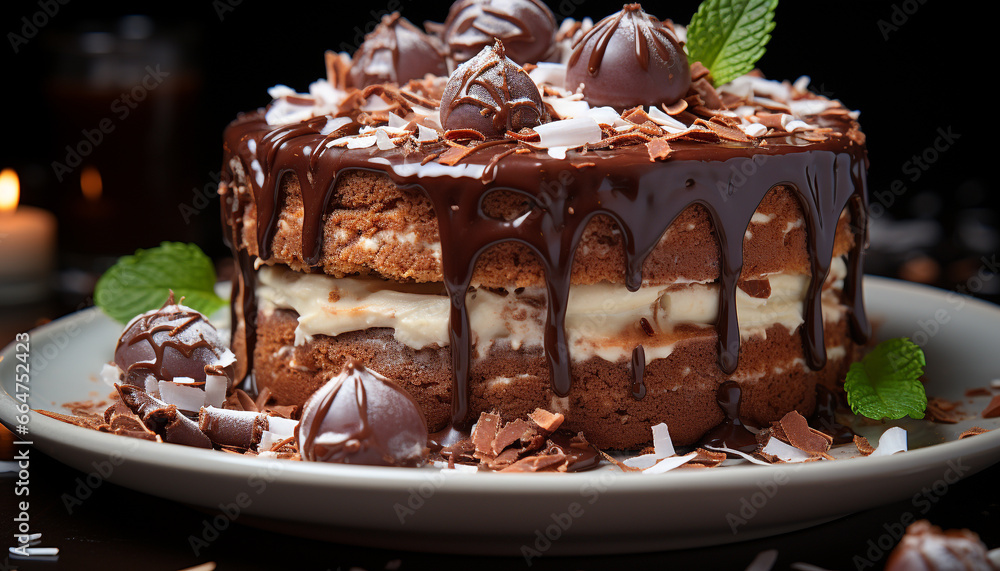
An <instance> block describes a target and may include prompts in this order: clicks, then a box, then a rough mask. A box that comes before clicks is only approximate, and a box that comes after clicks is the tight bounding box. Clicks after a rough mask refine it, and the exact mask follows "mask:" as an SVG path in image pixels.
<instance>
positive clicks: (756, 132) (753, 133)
mask: <svg viewBox="0 0 1000 571" xmlns="http://www.w3.org/2000/svg"><path fill="white" fill-rule="evenodd" d="M740 130H742V131H743V132H744V133H746V134H747V136H749V137H760V136H763V135H764V133H767V127H765V126H763V125H761V124H760V123H750V124H749V125H740Z"/></svg>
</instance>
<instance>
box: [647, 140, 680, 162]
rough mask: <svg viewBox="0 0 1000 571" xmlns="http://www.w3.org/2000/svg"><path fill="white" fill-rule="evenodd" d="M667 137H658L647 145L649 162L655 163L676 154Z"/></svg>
mask: <svg viewBox="0 0 1000 571" xmlns="http://www.w3.org/2000/svg"><path fill="white" fill-rule="evenodd" d="M668 141H669V139H668V138H667V137H658V138H656V139H653V140H652V141H649V142H647V143H646V150H647V151H649V161H650V162H655V161H656V160H657V159H665V158H667V157H669V156H670V153H672V152H674V150H673V149H672V148H670V144H669V143H668Z"/></svg>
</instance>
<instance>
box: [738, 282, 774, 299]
mask: <svg viewBox="0 0 1000 571" xmlns="http://www.w3.org/2000/svg"><path fill="white" fill-rule="evenodd" d="M736 285H737V287H739V288H740V289H741V290H743V291H744V292H745V293H746V294H747V295H749V296H750V297H755V298H758V299H767V298H769V297H771V282H770V280H768V279H767V278H764V279H760V280H740V281H739V283H737V284H736Z"/></svg>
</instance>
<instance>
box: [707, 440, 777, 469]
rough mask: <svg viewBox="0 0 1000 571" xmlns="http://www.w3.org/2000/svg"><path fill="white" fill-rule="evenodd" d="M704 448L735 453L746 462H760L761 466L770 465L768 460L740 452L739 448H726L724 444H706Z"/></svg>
mask: <svg viewBox="0 0 1000 571" xmlns="http://www.w3.org/2000/svg"><path fill="white" fill-rule="evenodd" d="M705 448H707V449H709V450H715V451H716V452H726V453H729V454H735V455H737V456H739V457H741V458H743V459H744V460H746V461H748V462H752V463H754V464H760V465H761V466H770V465H771V463H770V462H765V461H763V460H761V459H759V458H754V457H753V456H751V455H749V454H747V453H746V452H740V451H739V450H736V449H733V448H726V447H725V446H709V445H707V444H706V445H705Z"/></svg>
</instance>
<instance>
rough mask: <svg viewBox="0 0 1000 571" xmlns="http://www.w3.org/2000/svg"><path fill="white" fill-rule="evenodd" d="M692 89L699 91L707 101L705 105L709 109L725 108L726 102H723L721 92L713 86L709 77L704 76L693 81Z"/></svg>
mask: <svg viewBox="0 0 1000 571" xmlns="http://www.w3.org/2000/svg"><path fill="white" fill-rule="evenodd" d="M691 90H692V91H695V92H697V93H698V95H699V96H701V99H702V100H703V101H704V102H705V106H706V107H708V108H709V109H725V108H726V104H725V103H723V102H722V98H720V97H719V93H718V92H717V91H716V90H715V88H714V87H712V84H711V82H709V81H708V79H707V78H705V77H702V78H700V79H698V80H697V81H692V82H691Z"/></svg>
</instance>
